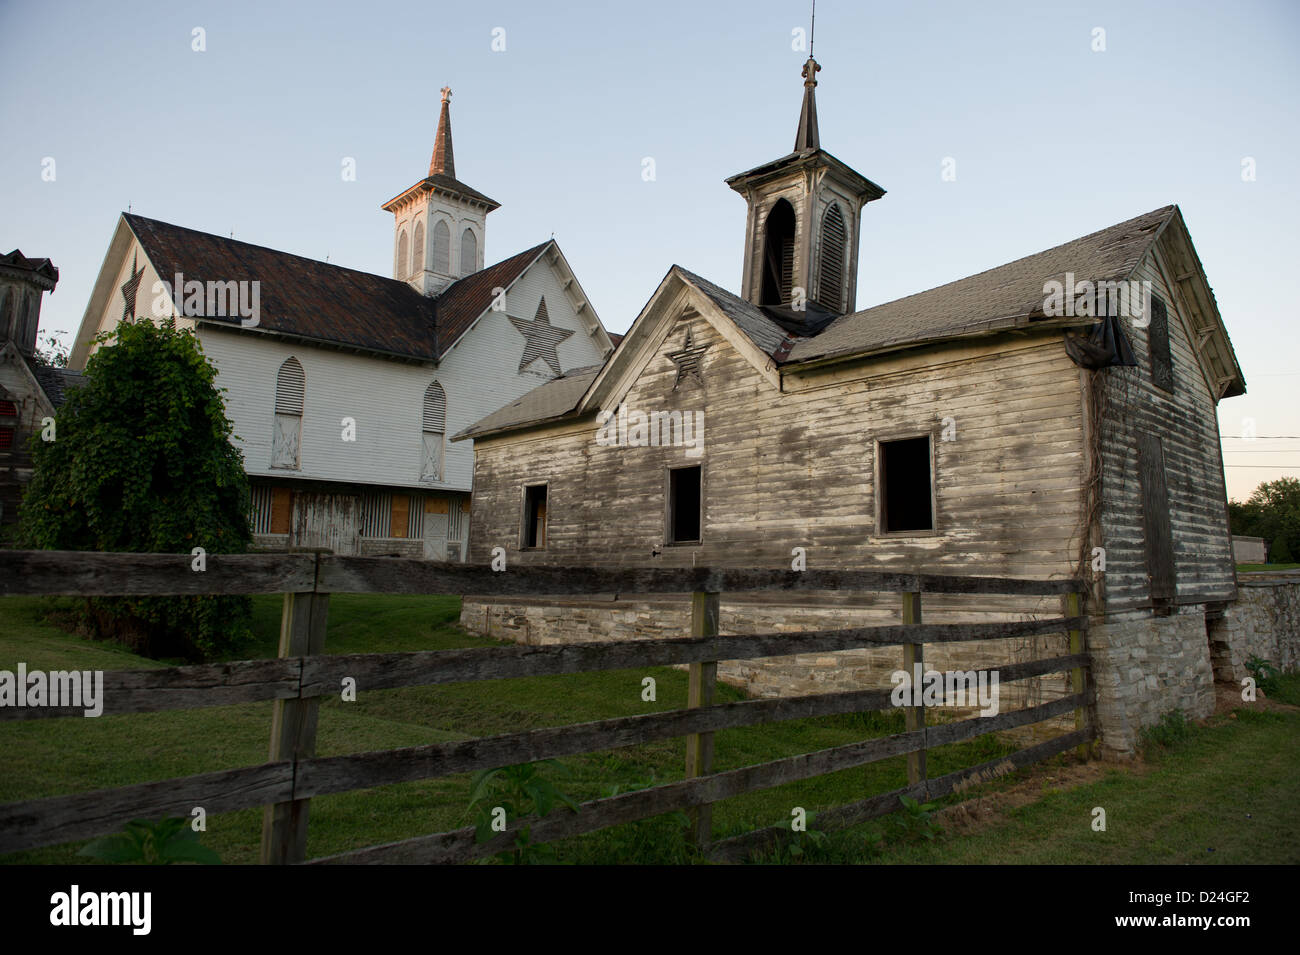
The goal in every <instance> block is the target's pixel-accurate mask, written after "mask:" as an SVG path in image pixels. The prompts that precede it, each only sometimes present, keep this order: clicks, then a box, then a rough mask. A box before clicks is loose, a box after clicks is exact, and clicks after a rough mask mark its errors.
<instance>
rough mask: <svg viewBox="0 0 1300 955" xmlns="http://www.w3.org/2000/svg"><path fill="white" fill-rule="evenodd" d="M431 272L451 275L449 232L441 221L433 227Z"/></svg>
mask: <svg viewBox="0 0 1300 955" xmlns="http://www.w3.org/2000/svg"><path fill="white" fill-rule="evenodd" d="M433 270H434V271H435V272H438V273H440V274H442V275H450V274H451V230H450V229H448V228H447V223H445V222H443V221H442V220H441V219H439V220H438V221H437V222H436V223H435V224H434V226H433Z"/></svg>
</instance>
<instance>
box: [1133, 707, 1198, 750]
mask: <svg viewBox="0 0 1300 955" xmlns="http://www.w3.org/2000/svg"><path fill="white" fill-rule="evenodd" d="M1191 735H1192V724H1190V723H1189V722H1187V717H1186V716H1185V715H1183V711H1182V710H1170V711H1169V712H1168V713H1166V714H1164V715H1163V716H1162V717H1160V722H1158V723H1156V724H1155V725H1154V726H1148V727H1147V728H1146V729H1144V730H1143V731H1142V749H1143V751H1144V752H1146V753H1148V754H1150V753H1152V752H1154V751H1156V750H1163V749H1169V748H1170V747H1172V746H1175V745H1176V744H1178V743H1182V742H1184V741H1186V740H1188V739H1190V738H1191Z"/></svg>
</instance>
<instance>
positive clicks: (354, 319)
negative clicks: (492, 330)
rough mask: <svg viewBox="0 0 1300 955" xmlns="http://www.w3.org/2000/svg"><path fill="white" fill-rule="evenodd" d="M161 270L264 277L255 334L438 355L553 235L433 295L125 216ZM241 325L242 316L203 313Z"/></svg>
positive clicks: (166, 274)
mask: <svg viewBox="0 0 1300 955" xmlns="http://www.w3.org/2000/svg"><path fill="white" fill-rule="evenodd" d="M123 219H124V220H125V221H126V223H127V225H128V226H129V227H130V229H131V231H132V233H134V235H135V237H136V238H137V239H138V240H139V242H140V245H141V247H142V248H143V249H144V252H145V255H146V256H147V257H148V259H149V261H150V262H151V263H152V264H153V266H154V268H155V269H157V271H158V274H159V276H160V277H162V278H164V279H166V280H168V281H171V278H172V276H173V275H174V274H176V273H181V274H183V275H184V277H185V280H186V281H189V280H191V279H197V280H199V281H204V282H206V281H209V280H215V281H230V280H235V281H245V280H246V281H257V282H259V283H260V287H259V295H260V297H259V310H260V314H259V323H258V325H257V327H256V329H254V330H253V332H254V333H256V332H272V333H277V334H281V335H289V336H292V337H295V338H304V339H308V340H311V341H318V342H328V343H332V344H338V345H347V346H351V347H355V348H361V349H365V350H368V351H376V352H381V353H384V354H388V355H394V356H399V357H404V358H414V359H417V360H424V361H437V360H439V359H441V358H442V357H443V355H445V354H446V353H447V351H448V350H449V349H450V348H451V346H452V345H454V344H455V343H456V341H457V339H459V338H460V337H461V336H462V335H463V334H464V333H465V332H466V331H467V330H468V329H469V327H470V325H472V324H473V323H474V321H475V320H476V319H477V318H478V317H479V316H480V315H482V314H483V313H484V312H485V311H487V309H488V308H489V307H490V306H491V304H492V299H493V294H492V290H493V289H495V288H499V287H500V288H509V287H510V285H511V284H512V283H513V282H514V281H515V280H516V279H517V278H519V276H520V275H522V274H523V272H524V270H525V269H527V268H528V266H529V265H531V264H532V263H533V262H535V261H536V260H537V258H538V257H539V256H540V255H541V254H542V252H543V251H544V250H545V248H546V247H547V246H548V245H550V244H551V243H552V242H553V241H554V240H547V241H546V242H543V243H541V244H540V245H536V246H534V247H533V248H531V249H526V250H525V251H523V252H520V253H518V254H517V255H513V256H511V257H510V258H508V259H505V260H503V261H501V262H498V263H497V264H496V265H492V266H489V267H488V268H485V269H482V270H480V271H478V272H475V273H473V274H472V275H467V276H465V277H464V278H461V279H458V280H456V281H455V282H453V283H452V284H451V285H449V286H448V287H447V288H446V289H445V290H444V291H443V292H442V294H441V295H439V296H437V297H436V298H426V297H425V296H423V295H421V294H420V293H419V292H417V291H416V290H415V289H413V288H412V287H411V286H410V285H408V284H407V283H405V282H402V281H400V280H398V279H390V278H385V277H384V276H381V275H373V274H371V273H369V272H360V271H357V270H356V269H348V268H344V267H343V266H339V265H331V264H330V263H328V262H318V261H317V260H315V259H308V258H305V257H303V256H300V255H293V254H292V253H289V252H281V251H279V250H277V249H270V248H266V247H265V246H260V245H253V244H252V243H249V242H241V241H239V240H237V239H231V238H223V237H222V236H217V235H211V234H209V233H206V232H199V231H197V230H195V229H187V228H185V227H183V226H178V225H172V224H171V223H168V222H160V221H159V220H157V219H147V218H145V217H144V216H140V215H135V214H132V213H123ZM200 320H201V321H205V322H210V323H212V324H214V325H227V326H233V327H238V325H239V318H238V317H231V318H220V317H209V318H202V319H200Z"/></svg>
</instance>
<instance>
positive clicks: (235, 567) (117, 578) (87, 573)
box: [0, 550, 316, 597]
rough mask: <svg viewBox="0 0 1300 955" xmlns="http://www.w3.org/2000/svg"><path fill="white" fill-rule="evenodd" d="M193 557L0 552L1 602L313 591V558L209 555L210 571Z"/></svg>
mask: <svg viewBox="0 0 1300 955" xmlns="http://www.w3.org/2000/svg"><path fill="white" fill-rule="evenodd" d="M193 560H194V558H193V557H191V556H190V555H189V554H101V553H96V552H93V551H70V550H0V596H6V597H7V596H10V595H13V594H49V595H63V596H75V597H99V596H105V597H107V596H116V595H126V594H153V595H172V594H275V593H285V592H290V591H304V590H311V589H313V588H314V587H315V584H316V566H315V565H316V558H315V556H314V555H311V554H209V555H208V556H207V559H206V560H207V570H204V571H195V570H192V569H191V562H192V561H193Z"/></svg>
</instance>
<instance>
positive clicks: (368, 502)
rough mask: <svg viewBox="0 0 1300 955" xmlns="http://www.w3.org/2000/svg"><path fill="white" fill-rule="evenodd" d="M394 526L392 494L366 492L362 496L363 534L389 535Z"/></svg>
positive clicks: (374, 536) (364, 535)
mask: <svg viewBox="0 0 1300 955" xmlns="http://www.w3.org/2000/svg"><path fill="white" fill-rule="evenodd" d="M392 526H393V500H392V495H391V494H366V495H364V496H363V497H362V498H361V536H362V537H369V538H377V537H387V536H388V531H389V529H390V528H391V527H392Z"/></svg>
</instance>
